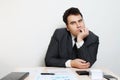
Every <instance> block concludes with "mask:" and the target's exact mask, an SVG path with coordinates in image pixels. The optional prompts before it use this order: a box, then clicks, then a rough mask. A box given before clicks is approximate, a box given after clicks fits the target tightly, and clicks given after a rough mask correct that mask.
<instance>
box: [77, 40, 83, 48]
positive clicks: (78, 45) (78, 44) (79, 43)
mask: <svg viewBox="0 0 120 80" xmlns="http://www.w3.org/2000/svg"><path fill="white" fill-rule="evenodd" d="M83 44H84V41H83V40H82V41H81V42H76V46H77V48H80V47H81V46H82V45H83Z"/></svg>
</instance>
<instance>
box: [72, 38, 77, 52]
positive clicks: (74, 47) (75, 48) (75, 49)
mask: <svg viewBox="0 0 120 80" xmlns="http://www.w3.org/2000/svg"><path fill="white" fill-rule="evenodd" d="M74 41H75V44H74V46H73V51H74V52H75V53H76V52H77V46H76V42H77V38H75V39H74Z"/></svg>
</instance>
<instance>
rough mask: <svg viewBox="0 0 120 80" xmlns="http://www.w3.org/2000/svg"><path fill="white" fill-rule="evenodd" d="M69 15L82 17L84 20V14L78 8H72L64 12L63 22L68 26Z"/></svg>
mask: <svg viewBox="0 0 120 80" xmlns="http://www.w3.org/2000/svg"><path fill="white" fill-rule="evenodd" d="M69 15H81V17H82V18H83V15H82V13H81V12H80V11H79V9H78V8H75V7H71V8H69V9H67V10H66V11H65V12H64V15H63V21H64V22H65V24H66V25H67V24H68V22H67V18H68V16H69Z"/></svg>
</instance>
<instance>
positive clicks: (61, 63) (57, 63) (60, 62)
mask: <svg viewBox="0 0 120 80" xmlns="http://www.w3.org/2000/svg"><path fill="white" fill-rule="evenodd" d="M57 36H59V34H58V32H57V30H56V31H55V33H54V34H53V36H52V38H51V41H50V44H49V47H48V50H47V53H46V57H45V64H46V66H53V67H65V62H66V61H67V59H62V58H60V57H59V40H58V38H57Z"/></svg>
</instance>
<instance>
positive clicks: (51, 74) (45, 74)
mask: <svg viewBox="0 0 120 80" xmlns="http://www.w3.org/2000/svg"><path fill="white" fill-rule="evenodd" d="M41 75H55V73H41Z"/></svg>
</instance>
